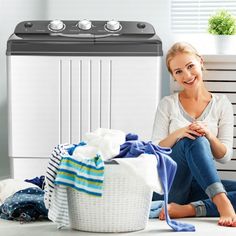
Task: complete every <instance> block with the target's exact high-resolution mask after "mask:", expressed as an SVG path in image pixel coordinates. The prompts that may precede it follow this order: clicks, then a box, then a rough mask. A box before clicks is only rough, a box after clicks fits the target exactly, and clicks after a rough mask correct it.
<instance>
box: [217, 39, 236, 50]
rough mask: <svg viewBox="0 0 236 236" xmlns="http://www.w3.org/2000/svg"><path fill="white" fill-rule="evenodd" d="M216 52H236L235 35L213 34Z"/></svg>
mask: <svg viewBox="0 0 236 236" xmlns="http://www.w3.org/2000/svg"><path fill="white" fill-rule="evenodd" d="M215 48H216V53H217V54H236V35H215Z"/></svg>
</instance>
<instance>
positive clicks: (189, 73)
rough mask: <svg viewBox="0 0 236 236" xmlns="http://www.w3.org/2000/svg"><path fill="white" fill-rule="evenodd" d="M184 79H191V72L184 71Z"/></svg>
mask: <svg viewBox="0 0 236 236" xmlns="http://www.w3.org/2000/svg"><path fill="white" fill-rule="evenodd" d="M184 77H185V78H188V77H191V71H189V70H184Z"/></svg>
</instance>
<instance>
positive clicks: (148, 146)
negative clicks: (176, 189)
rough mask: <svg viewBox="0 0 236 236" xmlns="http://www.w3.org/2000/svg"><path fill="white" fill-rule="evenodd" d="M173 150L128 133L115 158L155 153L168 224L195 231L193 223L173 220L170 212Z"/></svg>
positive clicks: (175, 168)
mask: <svg viewBox="0 0 236 236" xmlns="http://www.w3.org/2000/svg"><path fill="white" fill-rule="evenodd" d="M171 151H172V150H171V148H163V147H160V146H158V145H154V144H152V142H151V141H149V142H144V141H139V140H138V136H137V135H136V134H127V136H126V142H125V143H124V144H122V145H121V147H120V153H119V155H118V156H116V157H115V158H118V157H119V158H122V157H126V158H127V157H130V158H134V157H137V156H139V155H141V154H143V153H147V154H154V155H155V156H156V158H157V161H158V164H157V171H158V174H159V176H160V179H161V183H162V188H163V192H164V210H165V217H166V222H167V224H168V225H169V226H170V227H171V228H172V229H174V230H175V231H195V227H194V226H193V225H191V224H187V223H181V222H177V221H174V220H171V219H170V217H169V214H168V210H167V204H168V192H169V190H170V188H171V185H172V183H173V180H174V177H175V173H176V170H177V164H176V162H175V161H174V160H172V158H171V157H170V156H169V155H168V154H170V153H171Z"/></svg>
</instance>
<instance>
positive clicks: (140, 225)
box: [68, 164, 152, 233]
mask: <svg viewBox="0 0 236 236" xmlns="http://www.w3.org/2000/svg"><path fill="white" fill-rule="evenodd" d="M151 198H152V189H151V188H150V187H149V186H147V185H146V184H145V183H144V182H142V181H140V180H137V178H135V177H134V176H132V175H131V174H130V172H129V171H128V170H127V168H124V167H123V166H122V165H114V164H110V165H105V175H104V183H103V195H102V197H94V196H91V195H88V194H86V193H83V192H79V191H76V190H74V189H72V188H68V207H69V220H70V227H71V228H73V229H77V230H81V231H90V232H114V233H115V232H129V231H137V230H142V229H144V228H145V227H146V224H147V221H148V216H149V210H150V204H151Z"/></svg>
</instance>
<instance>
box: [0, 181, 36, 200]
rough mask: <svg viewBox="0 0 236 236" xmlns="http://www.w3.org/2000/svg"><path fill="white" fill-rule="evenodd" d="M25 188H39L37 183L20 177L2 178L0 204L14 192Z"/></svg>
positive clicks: (0, 182)
mask: <svg viewBox="0 0 236 236" xmlns="http://www.w3.org/2000/svg"><path fill="white" fill-rule="evenodd" d="M26 188H39V187H38V186H37V185H35V184H32V183H28V182H25V181H24V180H20V179H4V180H1V181H0V204H3V203H4V201H5V200H6V198H8V197H10V196H11V195H13V194H14V193H16V192H18V191H20V190H23V189H26Z"/></svg>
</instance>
